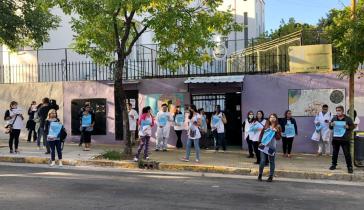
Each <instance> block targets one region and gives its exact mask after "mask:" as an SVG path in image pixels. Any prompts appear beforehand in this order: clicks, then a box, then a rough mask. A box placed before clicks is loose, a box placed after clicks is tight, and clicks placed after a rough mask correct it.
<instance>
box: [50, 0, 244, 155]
mask: <svg viewBox="0 0 364 210" xmlns="http://www.w3.org/2000/svg"><path fill="white" fill-rule="evenodd" d="M55 2H56V3H57V4H58V5H59V6H60V7H61V8H62V9H63V11H64V12H65V13H66V14H77V17H75V18H73V19H72V27H73V30H74V31H75V33H76V37H75V43H74V47H75V48H76V50H77V51H78V52H79V53H83V54H88V55H90V56H91V57H92V58H93V59H94V60H95V61H97V62H100V63H105V64H107V63H110V62H115V63H116V67H115V69H114V76H115V78H114V80H115V81H114V97H115V113H116V116H115V121H116V123H115V125H116V132H118V128H121V124H123V131H124V132H123V139H124V140H126V147H125V150H124V152H125V153H126V154H131V143H130V139H129V136H130V132H129V129H127V128H128V127H129V126H128V125H129V121H128V114H127V111H126V108H125V93H124V89H123V86H122V84H123V81H122V78H123V68H124V64H125V59H126V58H127V56H128V55H129V54H130V53H131V52H132V48H133V46H134V44H135V43H136V41H137V40H138V39H139V38H140V36H141V35H142V34H143V33H145V32H146V31H147V30H152V31H154V33H155V36H154V41H155V42H156V43H157V44H158V45H159V58H158V59H159V63H160V64H161V65H163V66H165V67H167V68H170V69H172V70H173V69H176V68H178V67H180V66H184V65H186V64H188V63H191V64H196V65H200V64H202V63H203V62H206V61H209V60H210V59H211V58H210V56H208V54H207V52H208V49H209V48H212V47H214V45H215V43H214V42H213V41H212V40H213V39H212V38H213V36H214V35H215V34H217V33H218V34H221V35H227V34H228V33H229V32H230V31H232V30H239V29H240V30H241V28H242V27H240V26H238V25H236V24H234V21H233V17H232V14H231V13H229V12H228V11H226V12H222V11H218V10H217V9H218V7H219V6H220V5H221V4H222V0H214V1H212V0H199V1H193V0H55ZM171 49H172V50H171ZM115 54H116V56H115ZM121 116H122V118H123V119H122V121H121ZM122 122H124V123H122ZM116 136H118V135H116Z"/></svg>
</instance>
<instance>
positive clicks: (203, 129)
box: [198, 108, 209, 149]
mask: <svg viewBox="0 0 364 210" xmlns="http://www.w3.org/2000/svg"><path fill="white" fill-rule="evenodd" d="M198 113H199V114H200V115H201V126H200V132H201V139H200V148H203V149H208V147H209V142H208V140H207V117H206V114H205V111H204V109H203V108H201V109H199V110H198Z"/></svg>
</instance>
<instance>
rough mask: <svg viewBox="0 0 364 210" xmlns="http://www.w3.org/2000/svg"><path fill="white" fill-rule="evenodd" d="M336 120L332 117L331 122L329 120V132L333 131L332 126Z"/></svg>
mask: <svg viewBox="0 0 364 210" xmlns="http://www.w3.org/2000/svg"><path fill="white" fill-rule="evenodd" d="M336 119H337V118H336V117H333V118H332V120H331V122H330V124H329V128H330V130H332V129H334V124H335V123H334V122H335V121H336Z"/></svg>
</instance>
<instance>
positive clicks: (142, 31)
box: [125, 23, 148, 56]
mask: <svg viewBox="0 0 364 210" xmlns="http://www.w3.org/2000/svg"><path fill="white" fill-rule="evenodd" d="M132 25H133V28H134V31H135V33H136V35H135V37H134V38H133V40H132V41H131V43H130V44H129V47H128V50H127V51H126V53H125V56H128V55H130V53H131V51H132V50H133V46H134V44H135V43H136V42H137V41H138V39H139V38H140V36H141V35H142V34H143V33H144V32H145V31H146V30H147V29H148V25H145V26H144V28H143V29H142V30H141V31H140V32H138V30H137V28H136V26H135V23H134V24H132Z"/></svg>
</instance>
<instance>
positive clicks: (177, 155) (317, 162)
mask: <svg viewBox="0 0 364 210" xmlns="http://www.w3.org/2000/svg"><path fill="white" fill-rule="evenodd" d="M120 149H121V146H120V145H93V148H92V150H91V151H87V152H86V151H82V148H80V147H79V146H78V144H66V145H65V148H64V151H63V159H64V164H65V165H73V166H82V165H93V166H102V167H118V168H138V164H137V163H134V162H132V161H109V160H96V159H95V157H97V156H99V155H100V154H101V153H103V152H104V151H106V150H120ZM228 149H229V148H228ZM135 150H136V149H135V148H134V149H133V151H135ZM192 151H193V150H192ZM44 152H45V151H44V150H38V149H37V147H36V144H35V143H27V142H21V144H20V154H10V153H9V149H8V147H7V141H5V140H0V162H17V163H19V162H20V163H43V164H45V163H48V161H49V157H50V156H49V155H46V154H44ZM184 154H185V151H184V150H176V149H170V150H168V152H155V151H151V154H150V157H151V159H152V160H154V161H157V162H159V169H160V170H172V171H176V170H187V171H198V172H215V173H227V174H241V175H254V176H256V175H257V174H258V165H255V164H253V162H254V161H255V159H248V158H246V156H247V153H246V151H241V150H240V149H238V148H230V150H229V151H227V152H225V153H222V152H219V153H215V151H214V150H202V151H201V162H200V163H195V162H194V161H193V160H194V153H192V156H191V158H190V160H191V162H188V163H186V162H182V161H181V160H180V159H181V158H182V157H184ZM56 159H57V157H56ZM330 164H331V157H317V156H315V155H309V154H293V157H292V158H291V159H288V158H284V157H282V155H281V154H278V156H277V157H276V176H277V177H287V178H305V179H331V180H345V181H363V182H364V169H362V168H355V169H354V174H353V175H351V174H348V173H347V169H346V164H345V160H344V157H343V156H340V157H339V163H338V169H337V170H335V171H330V170H328V168H329V166H330ZM266 169H268V167H266Z"/></svg>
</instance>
